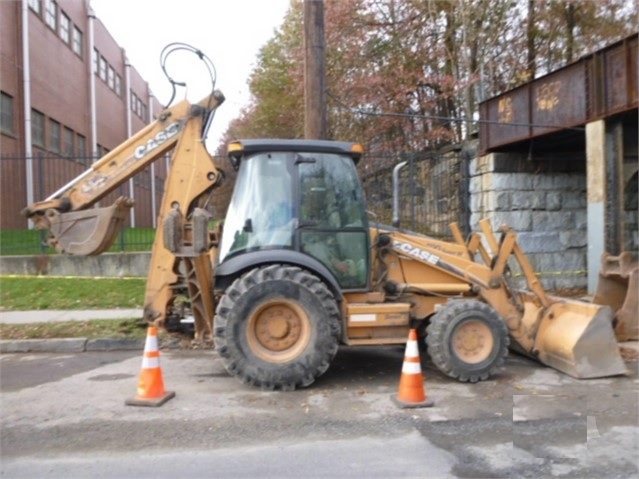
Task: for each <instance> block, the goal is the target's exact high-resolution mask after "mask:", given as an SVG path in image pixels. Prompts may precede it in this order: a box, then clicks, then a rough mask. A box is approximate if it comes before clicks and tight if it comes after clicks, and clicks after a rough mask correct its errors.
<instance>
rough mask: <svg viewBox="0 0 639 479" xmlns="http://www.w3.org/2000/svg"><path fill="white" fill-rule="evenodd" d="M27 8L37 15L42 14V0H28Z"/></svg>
mask: <svg viewBox="0 0 639 479" xmlns="http://www.w3.org/2000/svg"><path fill="white" fill-rule="evenodd" d="M29 8H30V9H31V10H33V12H34V13H35V14H36V15H37V16H39V17H41V16H42V0H29Z"/></svg>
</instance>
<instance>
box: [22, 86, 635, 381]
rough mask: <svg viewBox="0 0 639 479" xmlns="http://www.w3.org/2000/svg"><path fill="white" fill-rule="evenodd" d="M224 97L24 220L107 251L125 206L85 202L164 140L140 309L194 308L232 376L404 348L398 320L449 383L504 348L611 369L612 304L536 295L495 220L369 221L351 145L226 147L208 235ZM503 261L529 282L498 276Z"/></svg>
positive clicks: (614, 350) (586, 370) (149, 312)
mask: <svg viewBox="0 0 639 479" xmlns="http://www.w3.org/2000/svg"><path fill="white" fill-rule="evenodd" d="M222 101H223V96H222V94H221V93H219V92H214V93H213V94H211V95H210V96H208V97H206V98H204V99H203V100H202V101H200V102H199V103H197V104H193V105H191V104H189V103H188V102H186V101H183V102H181V103H178V104H177V105H175V106H173V107H171V108H168V109H166V110H165V111H163V112H162V113H161V114H160V115H159V117H158V119H157V120H156V121H155V122H154V123H153V124H151V125H149V126H148V127H147V128H145V129H144V130H142V131H140V132H139V133H138V134H137V135H135V136H133V137H132V138H131V139H129V140H127V141H126V142H125V143H123V144H122V145H121V146H120V147H118V148H116V149H114V150H113V151H111V152H110V153H108V154H107V155H106V156H105V157H103V158H102V159H101V160H99V161H98V162H96V163H95V164H94V165H93V166H92V167H91V168H90V169H89V170H88V171H87V172H86V173H85V174H83V175H81V176H79V177H78V178H76V179H75V180H73V181H72V182H70V183H69V184H68V185H66V186H65V187H63V188H62V189H60V190H59V191H57V192H56V193H54V194H53V195H52V196H51V197H49V198H48V199H47V200H45V201H43V202H39V203H35V204H32V205H30V206H28V207H27V208H26V210H25V213H26V215H27V216H28V217H29V218H30V219H31V220H33V222H34V223H35V225H36V227H37V228H43V229H48V230H49V242H50V243H51V244H52V245H53V246H55V247H56V248H57V250H58V251H60V252H66V253H70V254H80V255H87V254H98V253H100V252H102V251H105V250H106V249H108V248H109V246H110V244H111V243H112V241H113V239H114V238H115V236H116V234H117V231H118V229H119V227H120V226H121V225H122V223H123V219H124V218H125V216H126V215H125V213H126V211H127V210H128V208H130V207H131V206H132V201H131V200H128V199H126V198H121V199H119V200H118V201H117V202H116V204H115V205H113V206H112V207H107V208H92V206H93V205H95V204H96V202H98V201H99V200H100V199H101V198H103V197H104V196H105V195H106V194H107V193H109V192H110V191H112V190H113V189H115V188H116V187H117V186H119V185H120V184H122V183H123V182H125V181H127V180H128V179H129V178H131V177H132V176H133V175H134V174H135V173H136V172H138V171H140V170H142V169H143V168H144V167H145V166H146V165H148V164H150V163H151V162H152V161H154V160H155V159H157V158H160V157H162V155H164V153H165V152H168V151H169V150H171V149H172V159H171V166H170V171H169V174H168V177H167V179H166V184H165V187H164V197H163V200H162V205H161V208H160V210H159V217H158V232H157V234H156V237H155V242H154V244H153V248H152V255H151V260H150V266H149V272H148V280H147V287H146V296H145V303H144V317H145V319H146V320H147V321H148V322H153V323H156V324H157V325H158V326H161V327H162V326H163V327H165V328H167V329H169V330H173V329H176V328H178V327H180V326H181V325H183V321H184V320H185V319H191V318H192V320H193V322H194V328H195V332H194V334H195V338H194V339H195V340H197V341H206V340H209V341H213V342H214V344H215V348H216V350H217V352H218V354H219V355H220V357H221V358H222V359H223V361H224V363H225V366H226V369H227V370H228V371H229V372H230V373H232V374H233V375H235V376H237V377H239V378H240V379H241V380H242V381H243V382H245V383H248V384H252V385H255V386H258V387H261V388H265V389H281V390H291V389H295V388H297V387H305V386H308V385H310V384H311V383H313V381H314V380H315V379H316V378H317V377H319V376H320V375H321V374H322V373H324V372H325V371H326V370H327V369H328V367H329V365H330V364H331V360H332V359H333V357H334V356H335V354H336V353H337V351H338V346H339V345H340V344H346V345H384V344H402V343H405V342H406V340H407V337H408V332H409V329H410V328H416V329H417V330H418V331H420V332H421V336H422V339H424V338H425V342H426V344H427V347H428V351H429V354H430V357H431V359H432V361H433V363H434V365H435V366H436V367H437V368H438V369H439V370H441V371H442V372H443V373H444V374H446V375H448V376H450V377H452V378H456V379H458V380H460V381H469V382H475V381H479V380H484V379H486V378H488V377H490V376H491V374H493V373H494V372H495V370H496V368H498V367H499V366H500V365H501V364H502V363H503V360H504V358H505V357H506V355H507V354H508V349H509V348H512V349H514V350H516V351H518V352H520V353H523V354H526V355H527V356H530V357H532V358H535V359H536V360H538V361H539V362H541V363H542V364H545V365H547V366H550V367H553V368H556V369H558V370H560V371H563V372H565V373H567V374H569V375H571V376H574V377H577V378H593V377H602V376H610V375H618V374H624V373H625V371H626V369H625V365H624V362H623V361H622V359H621V356H620V354H619V350H618V345H617V342H616V339H615V337H614V333H613V328H612V312H611V309H610V308H609V307H607V306H598V305H595V304H590V303H585V302H580V301H574V300H568V299H561V298H555V297H551V296H549V295H547V294H546V293H545V292H544V290H543V289H542V287H541V285H540V282H539V281H538V279H537V277H536V276H535V274H534V273H533V270H532V268H531V266H530V264H529V262H528V260H527V258H526V256H525V254H524V253H523V252H522V250H521V248H520V246H519V245H518V243H517V239H516V235H515V233H514V232H513V231H511V230H510V229H509V228H507V227H504V228H502V230H501V231H500V234H499V237H496V236H495V235H494V234H493V231H492V230H491V228H490V226H489V223H488V222H487V221H482V222H481V227H482V230H483V240H482V237H481V236H480V235H479V234H478V233H474V234H472V235H471V236H470V237H469V238H468V240H467V241H465V240H464V239H463V238H462V236H461V233H460V230H459V228H458V227H457V226H456V225H455V224H453V225H451V228H452V232H453V236H454V238H455V241H453V242H444V241H440V240H436V239H433V238H429V237H427V236H423V235H420V234H417V233H414V232H410V231H405V230H402V229H399V228H397V227H391V226H385V225H381V224H372V223H369V220H368V216H367V212H366V204H365V199H364V196H363V190H362V187H361V184H360V181H359V178H358V175H357V170H356V163H357V162H358V160H359V159H360V157H361V155H362V153H363V152H362V147H361V146H360V145H359V144H357V143H348V142H336V141H319V140H317V141H315V140H243V141H235V142H232V143H231V144H230V145H229V160H230V162H231V164H232V166H233V167H234V168H235V169H237V178H236V181H235V186H234V191H233V195H232V198H231V201H230V205H229V208H228V211H227V213H226V216H225V220H224V223H223V227H222V224H221V223H218V226H216V228H215V229H213V230H210V229H209V224H210V219H211V215H210V214H209V209H208V207H207V205H208V202H209V201H210V198H211V195H212V194H214V191H215V187H216V186H219V184H220V180H221V179H222V177H223V175H222V172H221V170H219V169H218V168H217V166H216V165H215V163H214V161H213V159H212V157H211V156H210V155H209V154H208V152H207V151H206V148H205V146H204V142H203V138H204V137H205V133H206V127H207V125H208V124H209V120H210V118H211V116H212V115H213V113H214V111H215V109H216V108H217V107H218V106H219V105H220V104H221V103H222ZM484 244H486V245H487V247H485V246H484ZM509 260H514V261H517V262H518V263H519V265H520V267H521V271H522V272H523V274H524V275H525V278H526V280H527V284H528V289H527V290H525V291H523V290H522V291H519V290H515V289H514V288H512V287H511V286H510V285H509V281H508V267H507V263H508V261H509ZM184 297H187V298H188V305H189V306H188V308H187V309H185V305H184V302H182V301H177V299H178V298H184Z"/></svg>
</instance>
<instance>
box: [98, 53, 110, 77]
mask: <svg viewBox="0 0 639 479" xmlns="http://www.w3.org/2000/svg"><path fill="white" fill-rule="evenodd" d="M108 64H109V63H108V62H107V61H106V58H104V56H102V55H100V72H99V75H100V80H102V81H103V82H106V79H107V68H108Z"/></svg>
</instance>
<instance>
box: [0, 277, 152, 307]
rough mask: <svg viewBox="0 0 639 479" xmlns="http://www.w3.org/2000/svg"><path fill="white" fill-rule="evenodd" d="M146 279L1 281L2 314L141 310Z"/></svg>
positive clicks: (5, 278)
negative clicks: (53, 310) (7, 312)
mask: <svg viewBox="0 0 639 479" xmlns="http://www.w3.org/2000/svg"><path fill="white" fill-rule="evenodd" d="M145 287H146V278H127V279H123V278H56V277H47V276H24V277H6V276H5V277H0V310H2V311H30V310H39V309H63V310H67V309H69V310H78V309H120V308H126V309H128V308H141V307H142V306H143V303H144V292H145Z"/></svg>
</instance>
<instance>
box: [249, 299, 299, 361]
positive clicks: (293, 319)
mask: <svg viewBox="0 0 639 479" xmlns="http://www.w3.org/2000/svg"><path fill="white" fill-rule="evenodd" d="M310 324H311V323H310V321H309V319H308V315H307V314H306V312H305V311H304V310H303V309H302V308H300V307H299V306H298V305H297V304H295V303H293V302H290V301H277V302H273V303H268V304H265V305H263V306H261V307H260V308H259V309H257V310H256V311H255V312H254V314H252V315H251V317H250V319H249V321H248V331H247V338H248V344H249V347H250V348H251V351H253V353H254V354H255V355H256V356H257V357H259V358H260V359H262V360H264V361H267V362H271V363H284V362H286V361H290V360H292V359H294V358H296V357H297V356H298V355H299V354H300V353H301V352H302V351H303V350H304V349H305V348H306V346H308V344H309V342H310V338H311V326H310Z"/></svg>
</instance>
